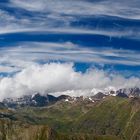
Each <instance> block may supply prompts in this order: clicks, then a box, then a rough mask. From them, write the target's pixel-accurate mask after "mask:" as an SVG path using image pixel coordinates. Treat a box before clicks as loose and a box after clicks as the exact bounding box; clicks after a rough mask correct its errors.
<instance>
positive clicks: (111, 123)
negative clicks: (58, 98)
mask: <svg viewBox="0 0 140 140" xmlns="http://www.w3.org/2000/svg"><path fill="white" fill-rule="evenodd" d="M11 114H12V113H11ZM12 116H13V117H15V118H17V120H22V122H26V123H28V124H30V125H31V126H39V127H40V125H46V124H47V125H49V126H50V127H52V128H54V129H55V130H56V131H57V132H59V134H58V133H57V136H55V140H57V139H58V140H59V139H60V140H63V139H64V140H92V139H93V140H115V139H116V140H118V139H119V138H121V139H124V140H139V139H140V100H139V99H124V98H119V97H109V98H106V99H104V100H103V101H102V102H100V103H97V104H94V103H73V104H71V103H67V102H63V103H62V102H61V103H57V104H54V105H52V106H49V107H44V108H32V107H27V108H20V109H18V110H17V112H14V113H13V114H12ZM41 131H42V130H41ZM43 133H44V132H43ZM61 133H63V134H61ZM74 133H77V134H74ZM98 135H100V136H98ZM116 136H117V138H116ZM56 138H57V139H56ZM41 140H43V139H41Z"/></svg>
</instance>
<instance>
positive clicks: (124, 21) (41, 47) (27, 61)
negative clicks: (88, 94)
mask: <svg viewBox="0 0 140 140" xmlns="http://www.w3.org/2000/svg"><path fill="white" fill-rule="evenodd" d="M139 53H140V1H139V0H133V1H130V0H123V1H121V0H117V1H114V0H99V1H97V0H69V1H66V0H39V1H37V0H1V1H0V74H1V75H3V76H7V75H12V74H14V73H16V72H19V71H21V70H22V69H24V68H26V67H28V66H30V65H32V64H36V63H40V64H45V63H50V62H63V63H64V62H72V63H74V66H75V69H76V70H77V71H82V72H85V71H86V70H87V69H89V68H90V67H93V68H95V67H96V68H98V69H104V70H107V71H115V72H120V73H121V74H124V75H125V76H132V75H135V76H139V71H140V55H139Z"/></svg>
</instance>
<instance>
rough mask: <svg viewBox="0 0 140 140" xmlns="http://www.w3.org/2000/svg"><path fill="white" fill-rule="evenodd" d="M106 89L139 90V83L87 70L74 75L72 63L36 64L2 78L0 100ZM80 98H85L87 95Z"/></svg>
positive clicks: (110, 74)
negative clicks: (35, 94)
mask: <svg viewBox="0 0 140 140" xmlns="http://www.w3.org/2000/svg"><path fill="white" fill-rule="evenodd" d="M108 86H113V87H115V88H125V87H135V86H137V87H140V79H139V78H135V77H131V78H128V79H126V78H125V77H123V76H121V75H118V74H113V73H107V72H106V71H103V70H98V69H89V70H87V72H85V73H81V72H76V71H75V68H74V66H73V64H72V63H50V64H45V65H38V64H36V65H32V66H30V67H28V68H25V69H23V70H22V71H21V72H19V73H17V74H15V75H14V76H13V77H3V78H1V80H0V100H2V99H4V98H6V97H20V96H22V95H29V94H33V93H36V92H40V93H41V94H46V93H55V92H57V93H59V92H63V91H67V90H92V89H93V88H97V89H100V90H103V89H105V88H107V87H108ZM59 94H60V93H59ZM83 94H86V95H88V93H87V92H83ZM55 95H56V93H55ZM86 95H85V96H86Z"/></svg>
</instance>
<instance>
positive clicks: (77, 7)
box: [11, 0, 140, 19]
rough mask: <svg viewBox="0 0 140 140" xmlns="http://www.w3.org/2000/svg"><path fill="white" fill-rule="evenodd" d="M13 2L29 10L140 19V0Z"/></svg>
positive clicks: (20, 0)
mask: <svg viewBox="0 0 140 140" xmlns="http://www.w3.org/2000/svg"><path fill="white" fill-rule="evenodd" d="M11 3H13V5H15V6H18V7H21V8H24V9H26V10H29V11H40V12H51V13H58V14H68V15H110V16H118V17H124V18H132V19H140V16H139V13H140V10H139V5H140V2H139V0H133V1H128V0H127V1H126V0H124V1H123V2H122V1H121V0H118V1H112V0H106V1H104V0H103V1H99V2H97V1H86V0H69V1H66V0H53V1H52V0H40V1H34V0H11ZM110 7H111V8H110Z"/></svg>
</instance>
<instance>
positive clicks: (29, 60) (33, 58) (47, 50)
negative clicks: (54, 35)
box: [0, 42, 140, 72]
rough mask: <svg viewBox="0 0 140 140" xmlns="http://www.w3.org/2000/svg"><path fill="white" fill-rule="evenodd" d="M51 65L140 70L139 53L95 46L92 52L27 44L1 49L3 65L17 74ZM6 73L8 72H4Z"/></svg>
mask: <svg viewBox="0 0 140 140" xmlns="http://www.w3.org/2000/svg"><path fill="white" fill-rule="evenodd" d="M50 61H64V62H85V63H93V64H112V65H117V64H120V65H128V66H140V57H139V51H134V50H126V49H114V48H106V47H95V46H93V47H90V48H88V47H86V46H79V45H77V44H73V43H71V42H66V43H43V42H42V43H37V42H32V43H31V42H30V43H29V42H24V43H22V44H20V43H19V44H17V45H16V46H14V47H13V46H11V47H4V48H1V49H0V64H1V65H2V66H3V67H4V65H5V66H6V67H11V66H12V67H13V71H16V70H17V69H18V70H22V69H23V68H27V67H28V66H31V65H34V64H36V63H41V62H44V63H48V62H50ZM12 67H11V68H10V69H12ZM6 69H7V68H6ZM3 72H6V71H4V69H3Z"/></svg>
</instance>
